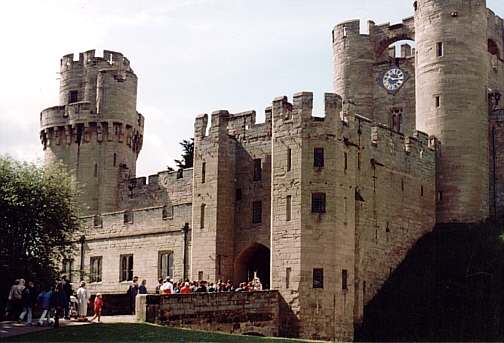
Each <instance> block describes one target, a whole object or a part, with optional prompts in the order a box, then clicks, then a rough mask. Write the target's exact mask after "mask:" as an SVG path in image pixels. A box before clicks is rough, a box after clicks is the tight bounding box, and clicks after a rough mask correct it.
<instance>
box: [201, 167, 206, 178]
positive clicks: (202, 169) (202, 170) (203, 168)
mask: <svg viewBox="0 0 504 343" xmlns="http://www.w3.org/2000/svg"><path fill="white" fill-rule="evenodd" d="M205 181H206V162H203V163H202V164H201V183H205Z"/></svg>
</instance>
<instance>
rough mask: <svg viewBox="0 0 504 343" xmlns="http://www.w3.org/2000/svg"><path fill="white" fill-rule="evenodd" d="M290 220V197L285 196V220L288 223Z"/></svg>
mask: <svg viewBox="0 0 504 343" xmlns="http://www.w3.org/2000/svg"><path fill="white" fill-rule="evenodd" d="M291 218H292V196H291V195H287V199H286V202H285V220H286V221H290V220H291Z"/></svg>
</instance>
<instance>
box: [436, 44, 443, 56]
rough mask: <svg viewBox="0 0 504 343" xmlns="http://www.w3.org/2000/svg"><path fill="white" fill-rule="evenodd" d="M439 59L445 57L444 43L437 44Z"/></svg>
mask: <svg viewBox="0 0 504 343" xmlns="http://www.w3.org/2000/svg"><path fill="white" fill-rule="evenodd" d="M436 52H437V57H442V56H443V55H444V48H443V42H437V43H436Z"/></svg>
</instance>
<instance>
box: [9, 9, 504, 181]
mask: <svg viewBox="0 0 504 343" xmlns="http://www.w3.org/2000/svg"><path fill="white" fill-rule="evenodd" d="M412 3H413V1H412V0H352V1H348V0H312V1H306V0H269V1H268V0H254V1H250V0H152V1H150V0H144V1H132V0H108V1H102V0H65V1H61V0H57V1H56V0H54V1H53V0H33V1H28V0H27V1H23V0H17V1H1V2H0V39H1V46H2V52H1V53H0V65H1V66H3V68H2V73H1V77H2V80H1V82H0V154H2V155H3V154H8V155H11V156H12V157H14V158H17V159H20V160H28V161H35V162H38V163H41V161H42V159H43V152H42V148H41V145H40V141H39V113H40V111H41V110H43V109H44V108H47V107H51V106H54V105H58V89H59V74H58V72H59V60H60V58H61V57H62V56H63V55H65V54H67V53H72V52H73V53H76V54H77V53H79V52H82V51H86V50H90V49H96V50H97V55H99V56H101V54H102V53H101V51H103V50H104V49H106V50H114V51H120V52H122V53H123V54H124V55H125V56H126V57H128V59H129V60H130V61H131V66H132V68H133V70H134V71H135V73H136V74H137V76H138V78H139V82H138V98H137V109H138V111H139V112H140V113H142V114H143V115H144V116H145V132H144V134H145V135H144V145H143V149H142V152H141V153H140V156H139V159H138V164H137V175H138V176H145V175H150V174H155V173H157V172H159V171H161V170H164V169H166V166H167V165H170V166H174V162H173V160H174V159H175V158H179V156H180V154H181V148H180V146H179V144H178V142H180V141H182V140H183V139H188V138H190V137H192V135H193V124H194V118H195V117H196V115H198V114H200V113H209V114H210V113H211V112H212V111H214V110H221V109H225V110H228V111H230V112H231V113H233V112H241V111H246V110H251V109H255V110H256V111H257V117H258V121H262V120H263V118H264V115H263V112H264V108H265V107H266V106H269V105H270V104H271V100H272V99H273V98H275V97H277V96H281V95H287V96H289V97H291V96H292V94H293V93H295V92H298V91H312V92H314V107H315V113H316V112H317V110H318V111H319V112H320V111H321V110H322V107H323V93H324V92H330V91H331V90H332V84H331V78H332V50H331V49H332V48H331V30H332V28H333V27H334V26H335V25H336V24H337V23H339V22H342V21H346V20H349V19H362V20H363V23H364V22H365V21H366V20H368V19H372V20H374V21H375V22H376V23H377V24H381V23H385V22H391V23H396V22H400V21H401V19H402V18H405V17H409V16H411V15H413V6H412ZM487 6H488V7H489V8H491V9H493V10H494V12H496V13H497V14H498V15H501V16H504V1H502V0H488V1H487ZM364 26H365V25H364Z"/></svg>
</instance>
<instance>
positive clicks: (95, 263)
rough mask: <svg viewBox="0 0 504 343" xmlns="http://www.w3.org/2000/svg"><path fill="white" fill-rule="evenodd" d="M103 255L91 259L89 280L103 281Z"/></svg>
mask: <svg viewBox="0 0 504 343" xmlns="http://www.w3.org/2000/svg"><path fill="white" fill-rule="evenodd" d="M102 261H103V257H102V256H92V257H91V259H90V261H89V282H101V281H102Z"/></svg>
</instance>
